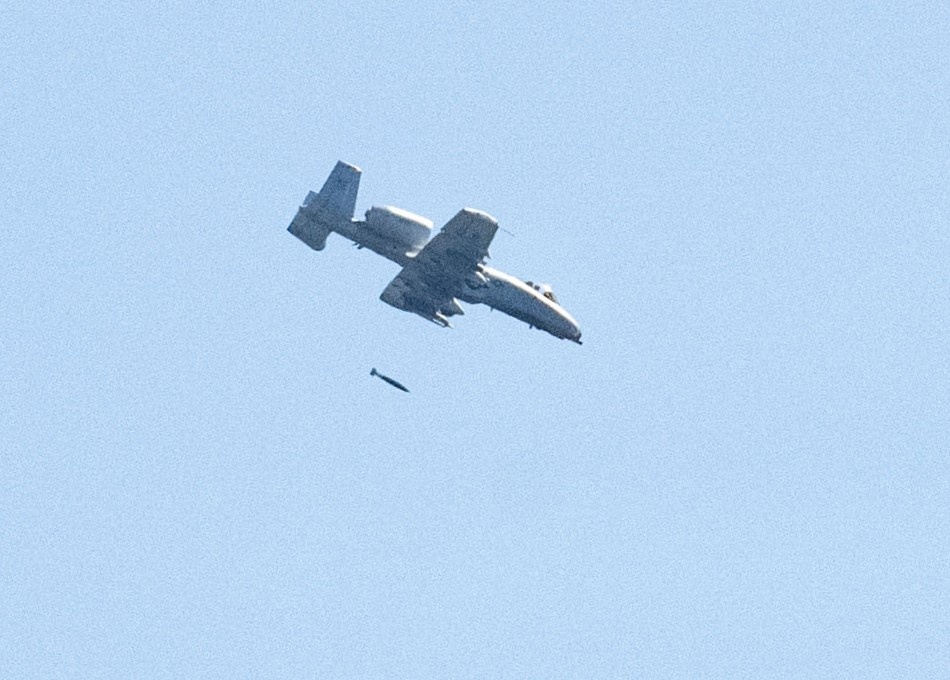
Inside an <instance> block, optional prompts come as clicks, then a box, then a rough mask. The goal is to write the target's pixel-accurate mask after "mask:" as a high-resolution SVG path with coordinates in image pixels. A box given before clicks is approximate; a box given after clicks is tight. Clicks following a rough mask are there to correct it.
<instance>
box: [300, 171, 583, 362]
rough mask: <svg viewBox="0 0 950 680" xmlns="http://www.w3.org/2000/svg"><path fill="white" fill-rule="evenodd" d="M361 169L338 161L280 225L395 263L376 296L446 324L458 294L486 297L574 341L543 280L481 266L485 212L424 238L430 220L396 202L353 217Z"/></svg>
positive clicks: (315, 242)
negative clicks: (339, 239)
mask: <svg viewBox="0 0 950 680" xmlns="http://www.w3.org/2000/svg"><path fill="white" fill-rule="evenodd" d="M360 172H361V171H360V169H359V168H357V167H355V166H353V165H349V164H348V163H344V162H343V161H339V162H338V163H337V164H336V167H334V168H333V172H331V173H330V176H329V177H328V178H327V181H326V183H324V185H323V188H322V189H320V193H317V194H315V193H313V192H312V191H311V192H309V193H308V194H307V197H306V199H304V202H303V205H302V206H300V209H299V210H298V211H297V215H296V217H294V220H293V222H291V223H290V226H289V227H288V228H287V231H289V232H290V233H291V234H293V235H294V236H296V237H297V238H299V239H300V240H301V241H303V242H304V243H306V244H307V245H308V246H310V247H311V248H313V249H314V250H323V248H324V246H326V242H327V236H328V235H329V234H330V232H336V233H338V234H340V235H341V236H343V237H345V238H348V239H349V240H351V241H353V242H354V243H355V244H356V246H357V247H358V248H368V249H369V250H372V251H373V252H375V253H379V254H380V255H382V256H383V257H385V258H388V259H390V260H392V261H393V262H395V263H396V264H398V265H399V266H400V267H402V271H401V272H399V274H398V275H397V276H396V278H394V279H393V280H392V281H391V282H390V283H389V285H388V286H386V289H385V290H383V293H382V295H380V296H379V297H380V299H381V300H382V301H383V302H385V303H386V304H389V305H392V306H393V307H396V308H397V309H402V310H405V311H407V312H413V313H414V314H418V315H419V316H421V317H423V318H425V319H428V320H429V321H432V322H433V323H437V324H439V325H440V326H450V324H449V317H451V316H455V315H457V314H463V313H464V312H463V311H462V308H461V306H459V300H461V301H462V302H469V303H473V304H474V303H479V302H480V303H482V304H486V305H488V306H489V307H491V308H493V309H497V310H499V311H501V312H504V313H505V314H509V315H511V316H513V317H515V318H516V319H520V320H521V321H524V322H525V323H527V324H528V325H529V326H531V327H532V328H540V329H541V330H544V331H547V332H548V333H550V334H551V335H553V336H555V337H557V338H561V339H564V340H573V341H574V342H576V343H577V344H581V331H580V328H578V326H577V322H576V321H574V319H573V318H572V317H571V315H570V314H568V313H567V310H565V309H564V308H563V307H561V305H560V303H558V301H557V299H556V298H555V297H554V293H553V292H552V291H551V287H550V286H547V285H538V284H534V283H532V282H530V281H522V280H520V279H518V278H515V277H514V276H510V275H509V274H505V273H504V272H501V271H498V270H497V269H493V268H491V267H488V266H486V265H485V259H486V258H487V257H488V245H489V244H490V243H491V240H492V238H493V237H494V236H495V231H496V230H497V229H498V222H496V221H495V219H494V218H493V217H492V216H491V215H489V214H488V213H484V212H481V211H480V210H473V209H471V208H465V209H463V210H460V211H459V213H458V214H457V215H456V216H455V217H453V218H452V219H451V220H449V221H448V223H447V224H446V225H445V226H444V227H442V230H441V231H440V232H439V233H438V234H437V235H436V236H435V237H434V238H433V239H432V240H431V241H430V240H429V235H430V234H431V233H432V222H431V221H430V220H427V219H426V218H424V217H420V216H418V215H414V214H412V213H411V212H408V211H406V210H402V209H400V208H393V207H389V206H385V207H377V206H374V207H372V208H370V209H369V210H368V211H366V219H365V220H363V221H360V220H354V219H353V212H354V210H355V208H356V193H357V191H358V190H359V185H360Z"/></svg>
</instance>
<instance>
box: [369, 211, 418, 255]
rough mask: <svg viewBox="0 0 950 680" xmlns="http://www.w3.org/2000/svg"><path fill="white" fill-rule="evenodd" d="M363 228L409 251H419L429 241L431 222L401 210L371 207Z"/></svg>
mask: <svg viewBox="0 0 950 680" xmlns="http://www.w3.org/2000/svg"><path fill="white" fill-rule="evenodd" d="M365 228H366V229H369V230H370V231H372V232H374V233H376V234H378V235H379V236H382V237H383V238H385V239H387V240H389V241H392V242H393V243H394V244H400V245H402V246H405V248H406V250H407V251H411V250H419V249H420V248H422V246H424V245H425V244H426V242H427V241H428V240H429V236H430V235H431V234H432V221H431V220H427V219H426V218H425V217H421V216H419V215H415V214H413V213H411V212H409V211H408V210H403V209H402V208H394V207H392V206H389V205H385V206H373V207H372V208H370V209H369V210H367V211H366V224H365Z"/></svg>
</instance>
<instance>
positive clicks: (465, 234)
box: [380, 208, 498, 326]
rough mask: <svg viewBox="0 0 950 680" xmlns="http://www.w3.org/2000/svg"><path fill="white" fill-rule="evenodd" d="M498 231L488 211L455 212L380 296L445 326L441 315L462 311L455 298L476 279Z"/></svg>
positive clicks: (392, 303)
mask: <svg viewBox="0 0 950 680" xmlns="http://www.w3.org/2000/svg"><path fill="white" fill-rule="evenodd" d="M497 230H498V222H496V221H495V218H493V217H492V216H491V215H489V214H488V213H484V212H481V211H479V210H472V209H471V208H465V209H463V210H460V211H459V213H458V214H457V215H456V216H455V217H453V218H452V219H451V220H449V221H448V222H447V223H446V225H445V226H444V227H442V230H441V231H440V232H439V233H438V234H436V236H435V237H434V238H433V239H432V240H431V241H429V242H428V243H427V244H426V245H425V247H424V248H423V249H422V250H421V251H419V253H418V254H417V255H416V256H415V257H414V258H412V260H410V261H409V263H408V264H406V266H405V267H403V268H402V271H401V272H399V274H398V275H397V276H396V278H395V279H393V280H392V281H391V282H390V283H389V285H388V286H386V289H385V290H384V291H383V293H382V295H380V299H381V300H382V301H383V302H385V303H387V304H390V305H392V306H393V307H396V308H398V309H403V310H405V311H407V312H413V313H415V314H419V315H420V316H423V317H425V318H427V319H429V320H430V321H434V322H435V323H438V324H440V325H442V326H448V325H449V323H448V320H447V319H446V317H449V316H452V315H454V314H462V308H461V307H460V306H459V304H458V302H457V301H456V300H455V298H456V297H457V296H458V295H459V294H461V293H462V291H463V287H464V286H465V285H466V282H467V281H472V280H473V279H475V278H477V277H476V274H477V272H478V267H479V265H480V264H481V263H482V262H483V261H484V260H485V258H486V257H488V246H489V244H490V243H491V241H492V239H493V238H494V236H495V232H496V231H497Z"/></svg>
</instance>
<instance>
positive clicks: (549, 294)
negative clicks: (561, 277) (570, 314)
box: [525, 281, 561, 305]
mask: <svg viewBox="0 0 950 680" xmlns="http://www.w3.org/2000/svg"><path fill="white" fill-rule="evenodd" d="M525 283H526V284H528V285H529V286H531V287H532V288H534V289H535V290H536V291H538V292H539V293H541V295H543V296H544V297H546V298H547V299H548V300H550V301H551V302H553V303H554V304H556V305H559V304H561V303H560V302H558V300H557V298H556V297H554V291H553V290H552V289H551V286H549V285H548V284H546V283H534V282H532V281H525Z"/></svg>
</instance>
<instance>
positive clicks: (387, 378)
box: [369, 368, 409, 392]
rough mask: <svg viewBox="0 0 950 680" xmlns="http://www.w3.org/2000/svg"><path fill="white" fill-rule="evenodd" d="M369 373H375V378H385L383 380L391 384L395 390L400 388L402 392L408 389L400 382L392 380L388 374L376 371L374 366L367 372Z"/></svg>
mask: <svg viewBox="0 0 950 680" xmlns="http://www.w3.org/2000/svg"><path fill="white" fill-rule="evenodd" d="M369 374H370V375H375V376H376V377H377V378H379V379H380V380H385V381H386V382H388V383H389V384H390V385H392V386H393V387H395V388H396V389H397V390H402V391H403V392H408V391H409V390H407V389H406V386H405V385H403V384H402V383H401V382H397V381H396V380H393V379H392V378H390V377H389V376H388V375H383V374H382V373H380V372H379V371H377V370H376V369H375V368H374V369H373V370H371V371H370V372H369Z"/></svg>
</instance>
